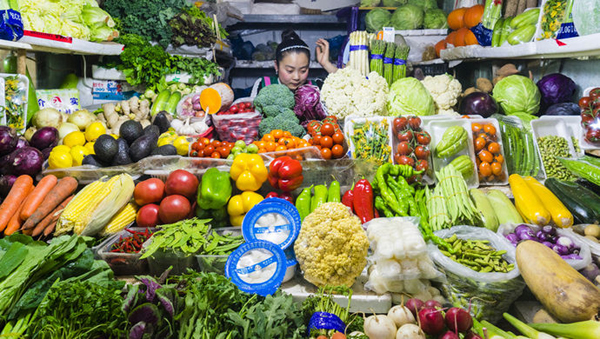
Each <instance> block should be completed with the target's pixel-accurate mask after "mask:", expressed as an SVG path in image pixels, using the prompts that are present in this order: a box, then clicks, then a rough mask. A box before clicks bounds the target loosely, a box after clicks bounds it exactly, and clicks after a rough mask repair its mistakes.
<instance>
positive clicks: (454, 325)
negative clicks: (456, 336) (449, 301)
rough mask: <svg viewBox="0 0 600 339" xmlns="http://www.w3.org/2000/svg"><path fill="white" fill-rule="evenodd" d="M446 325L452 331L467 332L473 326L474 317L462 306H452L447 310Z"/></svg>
mask: <svg viewBox="0 0 600 339" xmlns="http://www.w3.org/2000/svg"><path fill="white" fill-rule="evenodd" d="M446 326H448V328H449V329H450V330H452V331H458V332H466V331H468V330H470V329H471V327H472V326H473V318H471V315H470V314H469V312H467V311H465V310H463V309H462V308H459V307H452V308H450V309H449V310H448V311H447V312H446Z"/></svg>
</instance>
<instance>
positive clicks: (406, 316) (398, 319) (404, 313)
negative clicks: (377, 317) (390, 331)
mask: <svg viewBox="0 0 600 339" xmlns="http://www.w3.org/2000/svg"><path fill="white" fill-rule="evenodd" d="M387 315H388V317H389V318H390V319H392V320H393V321H394V323H395V324H396V327H398V328H400V327H402V325H405V324H414V323H415V317H414V316H413V314H412V312H411V311H410V310H409V309H408V307H406V306H404V305H396V306H394V307H392V308H390V310H389V311H388V314H387Z"/></svg>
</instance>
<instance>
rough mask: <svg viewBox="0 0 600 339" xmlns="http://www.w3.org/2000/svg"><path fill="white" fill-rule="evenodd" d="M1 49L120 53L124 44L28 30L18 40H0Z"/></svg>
mask: <svg viewBox="0 0 600 339" xmlns="http://www.w3.org/2000/svg"><path fill="white" fill-rule="evenodd" d="M0 49H12V50H26V51H32V52H49V53H57V54H82V55H119V54H121V52H122V51H123V45H121V44H117V43H114V42H103V43H97V42H90V41H85V40H80V39H75V38H70V37H65V36H61V35H55V34H46V33H39V32H30V31H26V35H25V36H23V37H22V38H21V39H20V40H19V41H18V42H12V41H6V40H0Z"/></svg>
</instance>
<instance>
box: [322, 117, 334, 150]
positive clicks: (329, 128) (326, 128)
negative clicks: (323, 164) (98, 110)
mask: <svg viewBox="0 0 600 339" xmlns="http://www.w3.org/2000/svg"><path fill="white" fill-rule="evenodd" d="M334 133H335V130H334V128H333V125H332V124H330V123H325V124H323V126H321V135H323V136H328V137H330V136H332V135H333V134H334ZM325 147H327V146H325Z"/></svg>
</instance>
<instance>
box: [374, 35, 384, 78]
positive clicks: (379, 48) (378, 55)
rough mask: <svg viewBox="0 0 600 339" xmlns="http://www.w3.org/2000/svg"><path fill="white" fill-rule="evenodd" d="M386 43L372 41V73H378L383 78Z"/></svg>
mask: <svg viewBox="0 0 600 339" xmlns="http://www.w3.org/2000/svg"><path fill="white" fill-rule="evenodd" d="M385 45H386V43H385V41H382V40H371V63H370V67H371V72H377V73H378V74H379V75H381V76H383V53H385Z"/></svg>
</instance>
